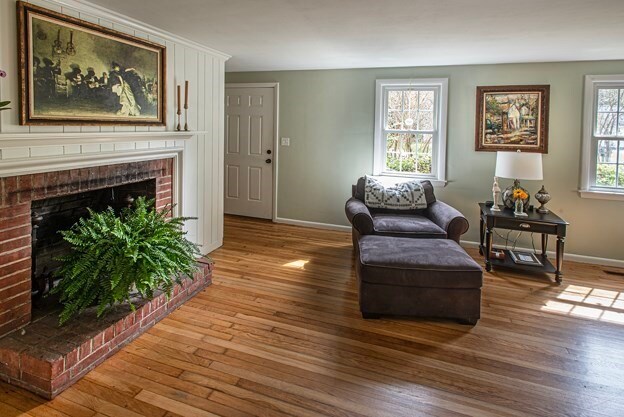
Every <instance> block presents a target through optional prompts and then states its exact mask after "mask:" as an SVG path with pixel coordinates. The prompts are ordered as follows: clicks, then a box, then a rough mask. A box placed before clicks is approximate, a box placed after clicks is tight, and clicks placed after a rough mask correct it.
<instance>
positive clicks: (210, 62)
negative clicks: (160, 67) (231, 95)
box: [0, 0, 229, 252]
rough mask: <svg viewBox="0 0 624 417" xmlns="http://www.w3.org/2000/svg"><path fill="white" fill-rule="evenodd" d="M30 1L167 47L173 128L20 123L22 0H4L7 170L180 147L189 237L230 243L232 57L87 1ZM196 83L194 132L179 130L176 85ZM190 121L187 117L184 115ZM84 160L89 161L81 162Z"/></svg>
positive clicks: (145, 155) (0, 124) (0, 51)
mask: <svg viewBox="0 0 624 417" xmlns="http://www.w3.org/2000/svg"><path fill="white" fill-rule="evenodd" d="M30 3H33V4H36V5H38V6H42V7H45V8H48V9H51V10H55V11H58V12H61V13H64V14H67V15H70V16H73V17H78V18H80V19H83V20H86V21H89V22H93V23H97V24H100V25H102V26H105V27H108V28H113V29H115V30H118V31H121V32H125V33H128V34H131V35H134V36H137V37H140V38H144V39H149V40H151V41H153V42H157V43H160V44H163V45H165V46H166V47H167V126H166V127H145V126H139V127H134V126H20V125H19V123H18V111H17V105H18V101H19V97H18V91H19V90H18V88H19V86H18V77H17V70H18V68H17V24H16V5H15V0H0V68H1V69H3V70H5V71H6V72H7V74H8V76H7V78H3V79H0V100H10V101H11V102H12V105H11V107H12V110H9V111H3V112H0V176H10V175H16V174H17V173H18V172H34V171H35V170H37V168H36V167H40V168H41V169H39V170H41V171H43V170H51V169H57V167H58V164H59V162H62V161H67V164H68V166H70V165H72V164H73V165H72V166H76V164H82V165H84V166H87V165H89V164H91V165H94V164H104V163H113V161H115V160H116V159H119V160H121V159H123V158H126V159H128V158H129V159H149V158H153V157H156V156H158V155H167V154H171V153H175V154H176V155H180V157H179V158H178V159H179V161H178V166H179V170H180V172H179V174H180V175H179V178H178V180H180V179H181V183H178V182H176V184H177V185H178V188H179V190H178V193H177V197H178V200H179V201H178V203H179V207H180V212H179V213H178V214H181V215H184V216H191V217H197V220H195V221H191V222H189V224H188V226H187V228H188V236H189V238H191V239H192V240H194V241H196V242H197V243H199V244H201V245H202V247H203V251H204V252H209V251H212V250H214V249H215V248H217V247H219V246H221V243H222V241H223V197H222V196H223V112H224V108H223V96H224V74H225V61H226V60H227V59H228V58H229V56H227V55H225V54H223V53H221V52H218V51H215V50H212V49H210V48H208V47H205V46H203V45H199V44H196V43H194V42H191V41H188V40H185V39H182V38H179V37H177V36H175V35H173V34H170V33H166V32H163V31H160V30H158V29H157V28H154V27H152V26H149V25H145V24H142V23H140V22H137V21H135V20H133V19H130V18H127V17H125V16H122V15H119V14H117V13H115V12H113V11H110V10H106V9H103V8H101V7H99V6H95V5H92V4H90V3H88V2H84V1H79V0H62V1H61V0H31V1H30ZM185 80H188V81H189V82H190V94H189V128H190V130H191V133H190V134H178V133H175V132H173V130H174V129H175V126H176V124H177V120H176V106H177V103H175V96H176V95H175V86H176V85H178V84H179V85H181V86H182V88H184V81H185ZM182 124H184V120H183V121H182ZM81 161H83V162H81Z"/></svg>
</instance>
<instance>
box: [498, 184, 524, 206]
mask: <svg viewBox="0 0 624 417" xmlns="http://www.w3.org/2000/svg"><path fill="white" fill-rule="evenodd" d="M514 190H522V191H524V192H525V193H526V195H527V198H525V199H524V200H522V203H523V204H524V207H529V200H530V196H529V192H528V191H527V190H526V189H525V188H523V187H521V186H520V182H519V181H518V180H514V183H513V185H510V186H509V187H507V188H505V191H504V192H503V204H505V207H507V208H508V209H511V210H514V205H515V200H514V198H513V192H514Z"/></svg>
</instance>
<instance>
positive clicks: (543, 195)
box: [535, 185, 551, 214]
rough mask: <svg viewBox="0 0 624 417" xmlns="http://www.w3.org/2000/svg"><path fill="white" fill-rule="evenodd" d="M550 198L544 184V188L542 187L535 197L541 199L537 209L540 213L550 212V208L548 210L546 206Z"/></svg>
mask: <svg viewBox="0 0 624 417" xmlns="http://www.w3.org/2000/svg"><path fill="white" fill-rule="evenodd" d="M550 198H551V197H550V194H549V193H548V191H546V189H545V188H544V186H543V185H542V188H540V190H539V191H538V192H537V193H536V194H535V199H536V200H537V201H539V203H540V206H539V208H538V209H537V212H538V213H541V214H546V213H549V212H550V210H548V209H547V208H546V207H545V205H546V203H548V202H549V201H550Z"/></svg>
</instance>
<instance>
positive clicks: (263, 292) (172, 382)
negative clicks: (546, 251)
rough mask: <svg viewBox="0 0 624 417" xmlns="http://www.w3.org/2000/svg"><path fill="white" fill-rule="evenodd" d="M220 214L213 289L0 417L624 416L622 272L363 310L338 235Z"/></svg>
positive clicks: (11, 396) (587, 270) (490, 287)
mask: <svg viewBox="0 0 624 417" xmlns="http://www.w3.org/2000/svg"><path fill="white" fill-rule="evenodd" d="M225 223H226V226H225V244H224V246H223V248H221V249H219V250H218V251H216V252H214V253H213V257H214V259H215V261H216V263H217V266H216V272H215V277H214V284H213V285H212V286H211V287H209V288H208V289H207V290H205V291H204V292H202V293H200V294H199V295H198V296H197V297H195V298H194V299H192V300H191V301H189V302H187V303H186V304H185V305H184V306H182V307H181V308H180V309H179V310H177V311H176V312H174V313H173V314H172V315H171V316H169V317H168V318H166V319H165V320H163V321H162V322H161V323H159V324H157V325H156V326H155V327H153V328H152V329H151V330H150V331H148V332H147V333H146V334H144V335H143V336H141V337H140V338H139V339H137V340H136V341H134V342H133V343H131V344H130V345H129V346H127V347H126V348H124V349H123V350H122V351H120V352H119V353H118V354H116V355H115V356H113V357H112V358H111V359H109V360H107V361H106V362H105V363H104V364H102V365H100V366H99V367H97V368H96V369H95V370H93V371H91V372H90V373H89V374H88V375H87V376H86V377H85V378H83V379H82V380H81V381H79V382H78V383H77V384H75V385H74V386H73V387H71V388H70V389H68V390H67V391H65V392H64V393H63V394H61V395H60V396H59V397H57V398H56V399H55V400H53V401H50V402H45V401H43V400H42V399H40V398H38V397H36V396H34V395H32V394H30V393H28V392H26V391H23V390H20V389H16V388H14V387H11V386H9V385H7V384H1V385H0V416H3V417H7V416H8V417H14V416H33V417H47V416H59V417H60V416H72V417H92V416H111V417H118V416H122V417H126V416H129V417H138V416H160V417H175V416H213V415H223V416H250V415H261V416H284V415H293V416H319V415H330V416H392V417H394V416H459V415H473V416H521V415H536V416H560V415H574V416H577V415H578V416H606V415H610V416H622V415H624V291H623V287H624V285H623V284H624V277H623V276H619V275H615V274H608V273H606V272H604V271H603V269H605V268H602V267H598V266H590V265H583V264H577V263H573V262H566V263H565V264H564V273H565V275H564V282H563V285H561V286H556V285H555V284H554V283H552V282H551V281H549V279H548V278H547V277H545V276H538V277H526V276H521V275H516V274H512V273H503V272H501V271H497V272H493V273H489V274H486V275H485V286H484V291H483V304H482V319H481V320H480V322H479V323H478V324H477V326H475V327H469V326H465V325H460V324H456V323H454V322H450V321H427V320H406V319H401V320H399V319H382V320H377V321H365V320H363V319H361V317H360V314H359V310H358V304H357V292H356V286H355V277H354V269H353V260H352V248H351V237H350V235H349V234H347V233H342V232H333V231H322V230H314V229H305V228H300V227H295V226H286V225H275V224H272V223H269V222H265V221H258V220H252V219H245V218H236V217H226V221H225ZM470 253H471V254H472V255H474V256H475V257H476V258H479V257H478V254H477V253H476V251H470ZM479 262H481V260H480V259H479ZM608 269H610V270H614V269H613V268H608ZM550 279H551V280H552V278H550Z"/></svg>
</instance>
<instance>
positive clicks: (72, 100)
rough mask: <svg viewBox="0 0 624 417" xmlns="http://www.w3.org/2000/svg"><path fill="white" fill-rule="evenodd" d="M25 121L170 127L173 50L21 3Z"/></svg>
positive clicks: (22, 118) (22, 110) (22, 121)
mask: <svg viewBox="0 0 624 417" xmlns="http://www.w3.org/2000/svg"><path fill="white" fill-rule="evenodd" d="M17 16H18V55H19V64H20V74H19V75H20V87H21V88H20V90H21V91H20V124H23V125H158V126H162V125H165V120H166V118H165V115H166V108H165V103H166V91H167V89H166V84H165V83H166V68H165V63H166V48H165V47H164V46H162V45H159V44H157V43H154V42H150V41H148V40H145V39H141V38H137V37H135V36H131V35H127V34H125V33H121V32H118V31H115V30H112V29H108V28H105V27H103V26H100V25H96V24H93V23H90V22H86V21H83V20H80V19H76V18H73V17H71V16H66V15H64V14H61V13H57V12H54V11H52V10H48V9H44V8H41V7H38V6H34V5H32V4H28V3H24V2H20V1H18V2H17Z"/></svg>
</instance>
